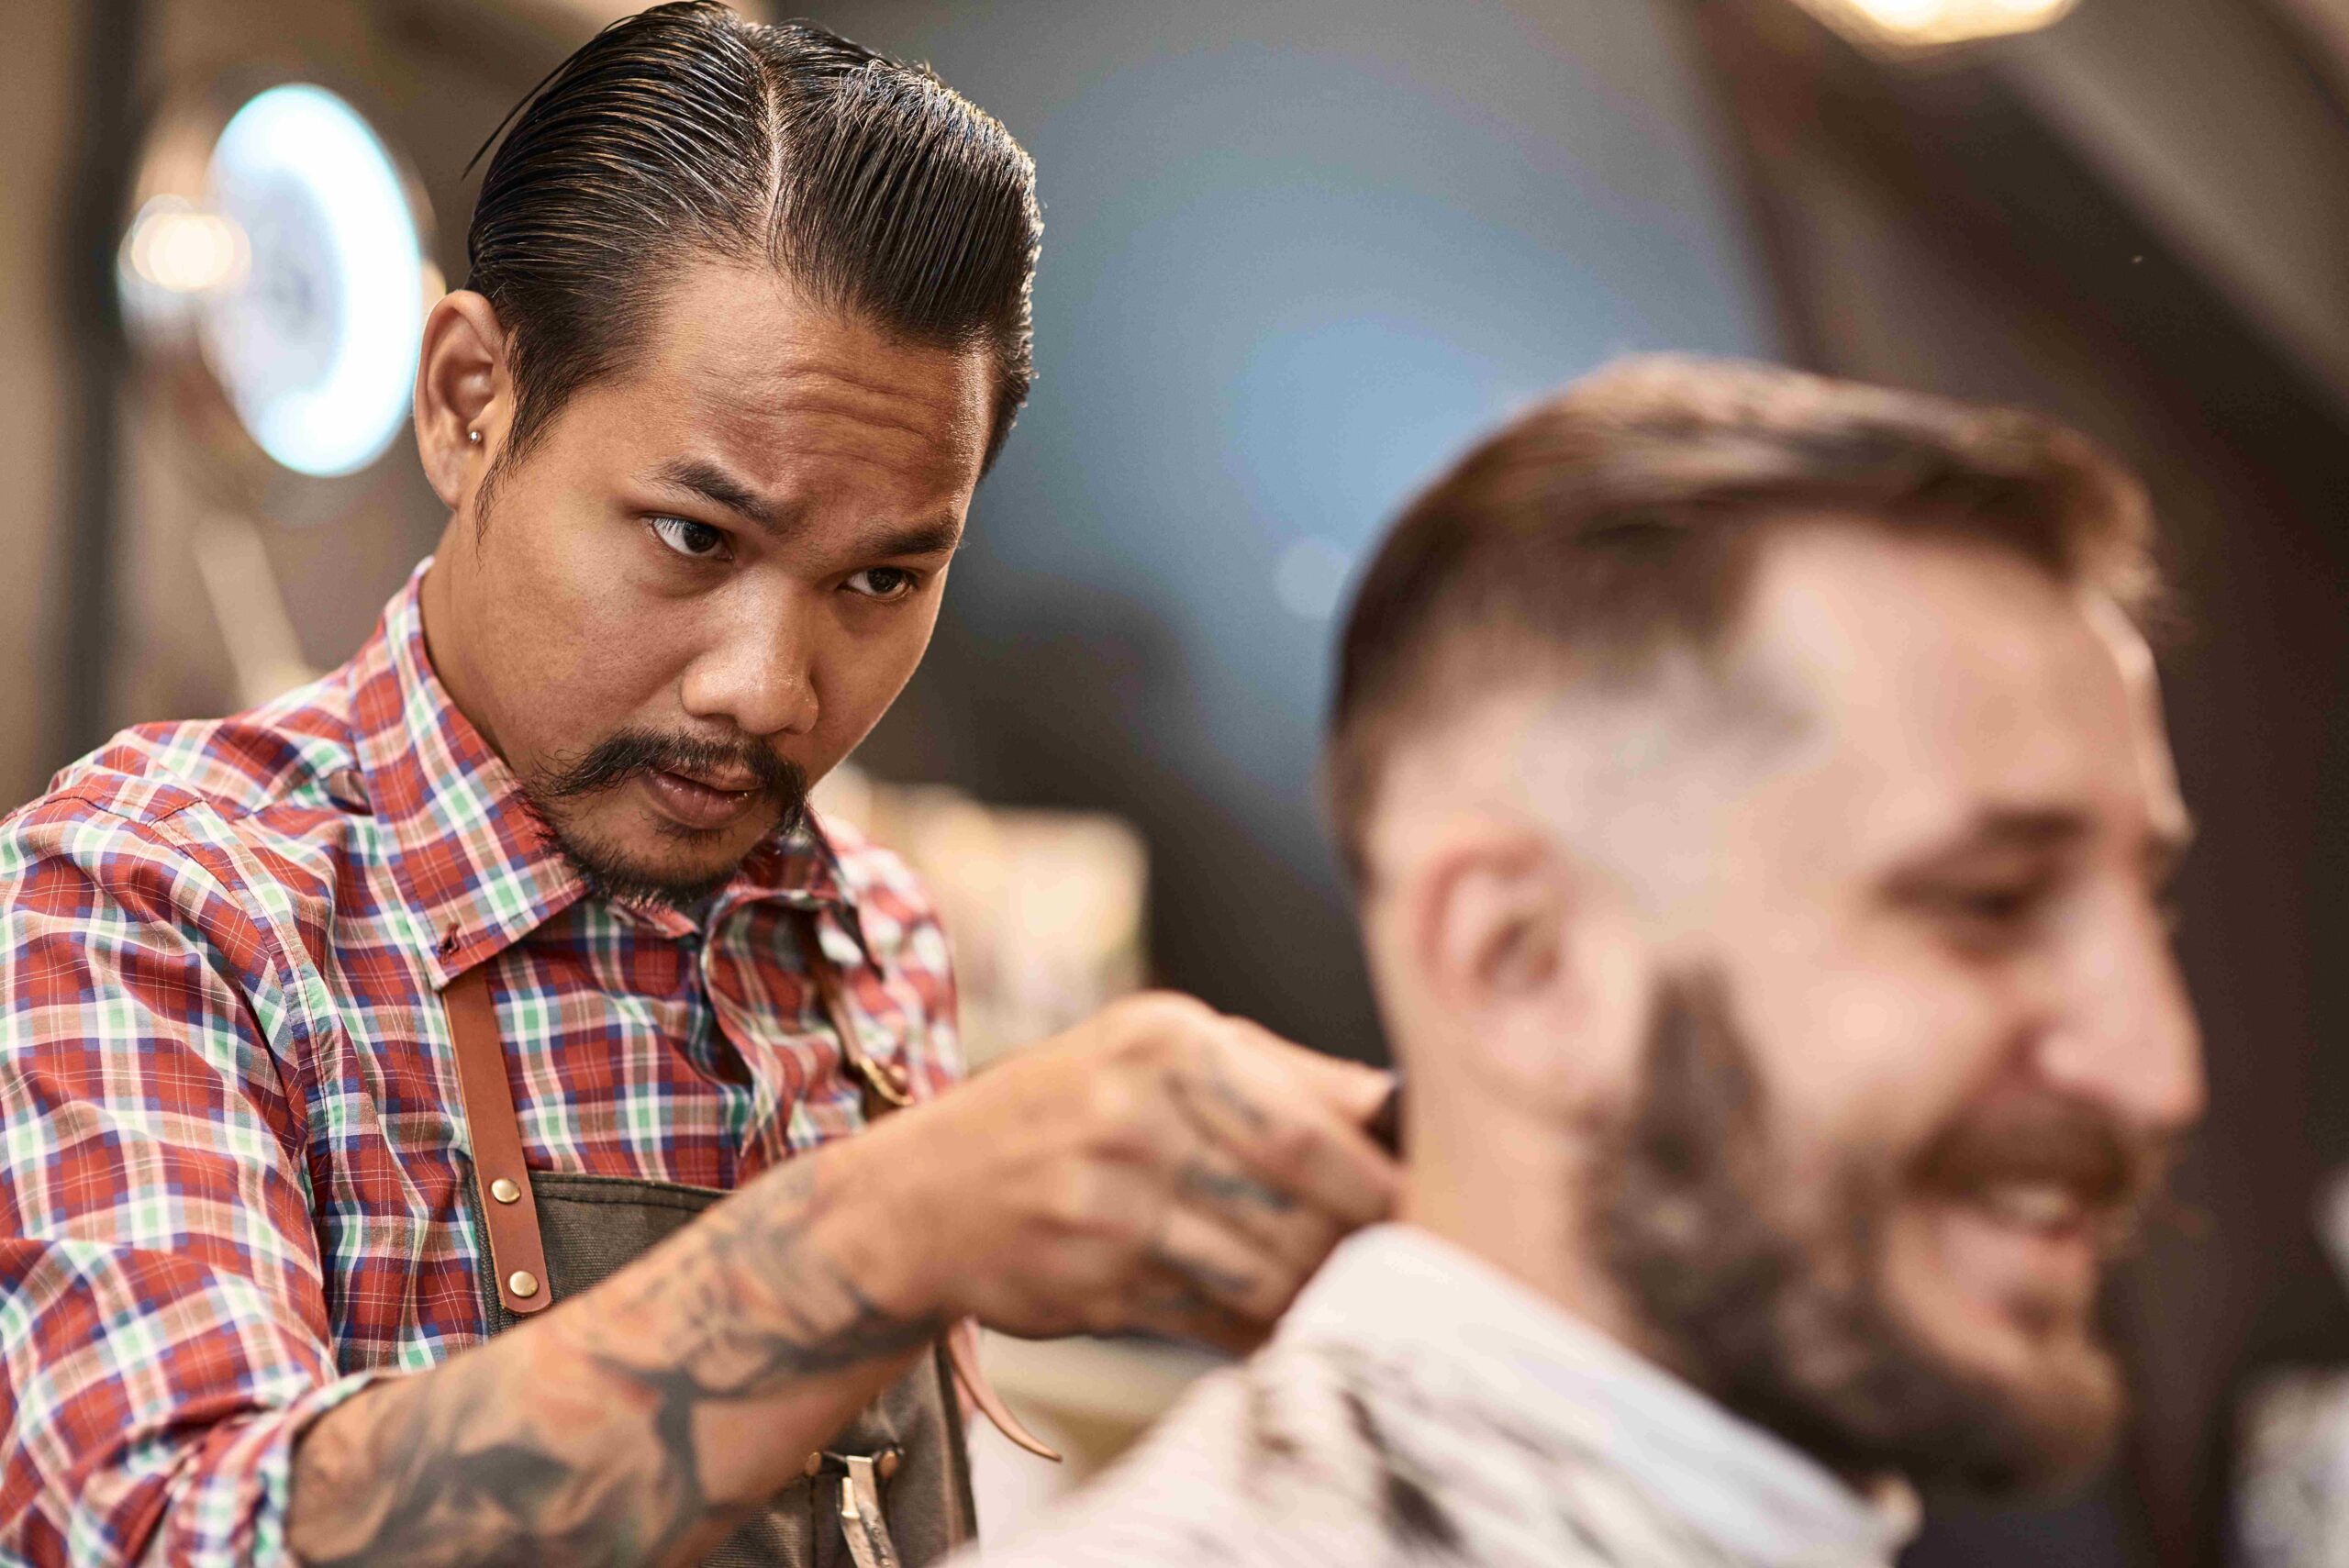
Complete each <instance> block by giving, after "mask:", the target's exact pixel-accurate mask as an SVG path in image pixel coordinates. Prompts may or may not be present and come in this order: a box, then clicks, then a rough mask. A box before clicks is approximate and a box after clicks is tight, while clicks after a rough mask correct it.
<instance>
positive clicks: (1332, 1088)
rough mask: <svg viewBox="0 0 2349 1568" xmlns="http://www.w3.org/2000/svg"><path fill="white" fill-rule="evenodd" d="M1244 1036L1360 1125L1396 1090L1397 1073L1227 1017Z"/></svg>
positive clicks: (1319, 1096) (1325, 1101) (1374, 1114)
mask: <svg viewBox="0 0 2349 1568" xmlns="http://www.w3.org/2000/svg"><path fill="white" fill-rule="evenodd" d="M1223 1021H1224V1023H1225V1025H1226V1026H1227V1027H1229V1028H1230V1029H1231V1030H1232V1031H1233V1032H1234V1033H1236V1034H1238V1035H1239V1036H1240V1037H1241V1039H1243V1040H1248V1041H1249V1042H1251V1043H1252V1044H1253V1045H1255V1046H1257V1047H1259V1048H1261V1049H1262V1050H1263V1051H1264V1052H1265V1053H1266V1054H1267V1055H1269V1056H1271V1057H1272V1058H1273V1059H1274V1060H1275V1061H1277V1062H1280V1063H1281V1065H1282V1066H1284V1067H1286V1069H1287V1070H1288V1071H1289V1072H1291V1073H1294V1074H1296V1076H1297V1081H1298V1083H1299V1084H1300V1085H1301V1086H1302V1087H1303V1088H1304V1089H1305V1090H1306V1091H1307V1092H1308V1093H1310V1094H1312V1095H1314V1096H1315V1097H1316V1098H1318V1099H1319V1100H1321V1101H1322V1102H1323V1103H1324V1104H1325V1105H1327V1106H1330V1109H1332V1110H1334V1111H1336V1112H1337V1113H1338V1114H1339V1115H1340V1116H1341V1117H1343V1118H1346V1119H1347V1120H1348V1121H1350V1122H1353V1124H1354V1125H1356V1126H1357V1127H1359V1126H1362V1125H1364V1123H1367V1122H1368V1121H1369V1120H1370V1118H1372V1117H1374V1116H1376V1115H1377V1114H1378V1110H1379V1107H1380V1106H1383V1105H1385V1104H1386V1096H1387V1095H1390V1094H1392V1093H1394V1091H1395V1074H1394V1073H1390V1072H1388V1071H1386V1069H1385V1068H1383V1067H1372V1066H1369V1065H1368V1064H1366V1063H1364V1062H1348V1061H1346V1060H1345V1059H1344V1058H1342V1057H1337V1056H1331V1055H1329V1054H1328V1053H1327V1052H1324V1051H1315V1050H1314V1049H1312V1048H1311V1047H1310V1046H1304V1045H1299V1044H1297V1042H1296V1041H1295V1040H1286V1039H1284V1038H1283V1037H1281V1036H1280V1035H1276V1034H1275V1033H1274V1032H1273V1031H1272V1030H1270V1029H1266V1028H1265V1027H1264V1025H1262V1024H1260V1023H1257V1022H1256V1021H1255V1020H1253V1019H1252V1018H1225V1019H1224V1020H1223Z"/></svg>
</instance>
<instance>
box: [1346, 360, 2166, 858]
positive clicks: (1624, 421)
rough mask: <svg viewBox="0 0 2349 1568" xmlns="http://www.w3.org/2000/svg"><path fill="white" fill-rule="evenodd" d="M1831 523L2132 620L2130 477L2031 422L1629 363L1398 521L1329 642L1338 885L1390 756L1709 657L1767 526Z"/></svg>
mask: <svg viewBox="0 0 2349 1568" xmlns="http://www.w3.org/2000/svg"><path fill="white" fill-rule="evenodd" d="M1829 515H1831V516H1837V517H1850V518H1853V519H1854V520H1857V521H1860V522H1862V523H1864V524H1866V525H1869V526H1875V527H1880V528H1884V529H1886V530H1887V531H1892V532H1904V533H1910V532H1913V533H1940V534H1944V535H1955V536H1959V537H1965V538H1971V539H1979V540H1982V541H1984V542H1987V543H1989V544H1992V545H1994V546H1996V547H1998V548H2000V549H2003V550H2009V551H2012V552H2013V553H2015V554H2017V555H2019V556H2021V557H2022V558H2023V559H2025V560H2027V561H2029V562H2032V564H2034V565H2036V566H2037V567H2039V568H2040V569H2042V570H2043V571H2044V572H2045V573H2048V574H2049V575H2050V576H2051V577H2053V578H2054V579H2056V580H2058V581H2060V582H2064V583H2067V584H2092V585H2093V586H2095V587H2096V588H2098V589H2099V590H2100V591H2102V592H2103V593H2105V594H2107V595H2110V597H2111V598H2112V599H2113V600H2114V601H2115V602H2116V603H2118V604H2119V605H2121V606H2122V607H2123V608H2124V609H2126V610H2128V611H2129V612H2130V613H2131V614H2132V616H2135V617H2139V618H2140V619H2141V620H2142V619H2143V617H2145V616H2146V614H2147V613H2148V612H2149V610H2150V609H2151V607H2152V606H2153V604H2154V597H2155V594H2156V590H2157V586H2158V578H2157V573H2155V571H2154V564H2153V560H2152V553H2151V552H2152V544H2153V525H2152V518H2151V511H2150V508H2149V506H2148V505H2147V502H2146V499H2145V495H2144V492H2143V486H2142V485H2141V484H2139V483H2138V481H2137V480H2136V478H2135V477H2134V476H2133V475H2132V474H2131V473H2129V471H2128V470H2127V469H2125V468H2123V467H2122V466H2121V464H2120V463H2119V462H2116V461H2115V460H2114V459H2112V458H2111V457H2110V456H2108V455H2106V454H2105V453H2104V452H2103V451H2102V450H2101V449H2099V448H2098V447H2097V446H2096V445H2094V444H2093V443H2092V442H2090V441H2089V440H2088V439H2087V438H2086V437H2084V436H2081V435H2079V434H2077V433H2076V432H2075V431H2072V430H2069V429H2066V428H2064V427H2062V426H2059V425H2056V424H2054V423H2053V422H2052V421H2049V420H2047V419H2044V418H2042V417H2039V416H2036V415H2032V414H2029V413H2024V412H2021V411H2019V410H2014V409H2006V408H1994V407H1985V406H1975V405H1969V404H1964V403H1958V402H1954V401H1952V400H1949V399H1945V398H1940V397H1933V396H1929V395H1923V394H1920V393H1910V392H1899V391H1893V390H1890V389H1887V388H1883V387H1876V386H1866V385H1862V384H1855V383H1851V382H1839V381H1831V380H1827V379H1825V378H1822V377H1819V376H1813V375H1806V374H1803V373H1798V372H1795V371H1789V370H1785V369H1781V368H1778V367H1775V366H1769V365H1763V364H1754V363H1749V362H1744V361H1726V360H1702V359H1695V358H1685V357H1679V356H1648V357H1642V358H1636V359H1631V360H1626V361H1620V362H1618V363H1616V364H1614V365H1611V366H1609V367H1608V368H1606V369H1604V370H1601V371H1599V372H1598V373H1594V374H1592V375H1590V376H1587V377H1586V378H1584V379H1583V380H1581V381H1578V382H1576V383H1575V384H1572V385H1571V386H1569V387H1567V388H1566V389H1565V390H1564V392H1562V393H1560V394H1558V395H1554V396H1553V397H1551V398H1549V399H1548V400H1546V401H1544V402H1542V403H1541V404H1540V405H1538V406H1535V407H1534V408H1532V409H1531V411H1529V412H1527V413H1526V414H1524V415H1522V416H1520V417H1519V418H1517V419H1516V420H1514V421H1512V422H1511V423H1510V424H1508V426H1506V427H1504V428H1502V429H1501V430H1499V431H1497V433H1495V434H1494V435H1492V436H1490V437H1488V438H1487V439H1485V440H1484V441H1482V442H1480V443H1479V444H1478V445H1476V446H1475V448H1473V449H1472V450H1470V451H1469V452H1468V453H1467V455H1466V456H1464V458H1462V459H1461V460H1460V462H1458V463H1457V464H1456V465H1455V466H1454V467H1453V469H1452V470H1451V471H1450V472H1449V473H1446V474H1444V475H1443V476H1442V478H1440V479H1439V480H1437V481H1436V483H1435V484H1433V485H1432V486H1431V487H1430V488H1429V489H1428V490H1427V491H1426V492H1425V493H1424V494H1423V495H1420V496H1419V499H1418V500H1417V501H1416V502H1414V503H1413V504H1412V505H1411V506H1410V507H1409V508H1408V510H1406V511H1405V512H1404V514H1403V516H1402V517H1401V518H1400V519H1399V520H1398V521H1397V523H1396V525H1395V527H1394V528H1393V529H1392V530H1391V531H1390V532H1389V533H1388V534H1387V536H1386V541H1385V542H1384V544H1382V545H1381V547H1380V549H1379V550H1378V552H1377V554H1376V556H1375V558H1374V559H1373V561H1372V562H1371V565H1370V568H1369V570H1368V571H1367V573H1365V574H1364V578H1363V581H1362V584H1361V585H1360V587H1359V588H1358V589H1357V591H1356V593H1355V595H1354V602H1353V609H1352V611H1351V613H1350V614H1349V616H1348V617H1347V621H1346V627H1345V630H1344V633H1343V637H1342V639H1341V645H1340V650H1339V670H1338V684H1337V693H1336V698H1335V702H1334V704H1333V706H1332V710H1331V714H1330V734H1329V742H1328V747H1327V750H1326V753H1325V758H1324V774H1323V784H1324V791H1325V796H1326V799H1327V802H1328V805H1329V808H1330V814H1331V816H1332V817H1333V818H1334V825H1335V828H1336V830H1337V834H1338V840H1339V847H1340V850H1341V853H1342V855H1343V857H1344V859H1345V862H1346V864H1347V867H1348V869H1349V870H1350V872H1351V873H1352V874H1353V877H1354V879H1355V881H1356V883H1357V884H1358V885H1364V884H1367V882H1368V880H1369V876H1370V870H1371V868H1370V863H1369V856H1368V830H1369V825H1370V821H1371V818H1372V817H1373V815H1374V813H1375V809H1376V806H1377V796H1378V793H1379V789H1380V786H1381V784H1382V782H1383V780H1384V778H1385V775H1386V772H1387V769H1388V765H1389V763H1390V761H1391V759H1392V757H1393V755H1394V753H1395V752H1396V751H1397V748H1398V747H1399V746H1400V745H1401V744H1402V743H1403V742H1404V741H1405V740H1407V739H1408V738H1410V737H1412V736H1415V735H1417V734H1419V733H1420V732H1422V731H1423V730H1426V729H1430V728H1434V727H1435V726H1436V725H1437V724H1439V723H1440V722H1441V721H1442V720H1443V719H1444V717H1446V716H1449V715H1456V714H1458V713H1459V712H1461V711H1462V710H1463V709H1464V707H1465V706H1467V705H1468V704H1470V703H1472V702H1474V701H1475V699H1476V698H1478V697H1479V696H1481V695H1486V694H1488V693H1491V692H1494V691H1497V690H1502V689H1508V688H1511V687H1521V686H1523V685H1524V684H1527V683H1528V682H1530V681H1533V680H1544V679H1546V680H1553V681H1554V680H1566V679H1579V680H1593V681H1602V682H1618V683H1622V682H1628V681H1630V680H1631V679H1633V678H1635V677H1637V676H1638V675H1640V674H1642V673H1645V672H1648V671H1651V670H1653V669H1654V668H1655V667H1656V664H1657V662H1658V658H1659V656H1660V655H1661V654H1663V653H1664V652H1665V651H1671V650H1677V651H1688V652H1694V653H1696V654H1697V655H1698V656H1699V657H1700V658H1701V659H1703V660H1705V661H1707V662H1709V664H1710V665H1711V667H1713V668H1715V669H1718V668H1720V658H1721V655H1722V653H1723V651H1724V650H1725V648H1726V645H1727V643H1728V642H1729V639H1730V637H1731V632H1732V631H1733V629H1734V628H1735V625H1736V623H1737V620H1738V617H1739V615H1740V612H1741V611H1742V608H1743V606H1744V603H1745V600H1746V597H1747V594H1746V590H1747V586H1748V584H1750V582H1751V581H1752V578H1753V569H1754V562H1755V561H1756V560H1757V559H1758V556H1759V552H1760V550H1761V548H1762V546H1763V544H1764V543H1765V540H1766V539H1767V538H1768V536H1769V534H1770V533H1771V531H1772V530H1773V529H1774V528H1780V527H1784V526H1787V525H1788V524H1789V523H1791V522H1794V521H1796V520H1798V519H1802V518H1811V517H1821V516H1829Z"/></svg>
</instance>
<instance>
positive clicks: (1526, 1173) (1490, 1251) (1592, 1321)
mask: <svg viewBox="0 0 2349 1568" xmlns="http://www.w3.org/2000/svg"><path fill="white" fill-rule="evenodd" d="M1408 1140H1409V1141H1408V1150H1407V1154H1408V1158H1407V1161H1406V1163H1405V1168H1404V1176H1403V1200H1402V1208H1401V1212H1400V1215H1399V1218H1401V1219H1402V1220H1403V1221H1404V1223H1406V1224H1408V1225H1415V1226H1418V1227H1419V1229H1423V1230H1427V1231H1430V1232H1431V1233H1432V1234H1434V1235H1437V1236H1440V1237H1442V1238H1443V1239H1444V1240H1447V1241H1449V1242H1451V1243H1452V1244H1453V1246H1455V1247H1458V1248H1461V1249H1462V1250H1463V1251H1468V1252H1471V1253H1474V1254H1475V1256H1477V1257H1479V1258H1482V1259H1483V1260H1484V1261H1485V1262H1488V1263H1490V1264H1492V1265H1493V1266H1494V1267H1495V1268H1497V1269H1499V1270H1500V1271H1501V1272H1502V1273H1507V1274H1510V1275H1513V1276H1514V1277H1515V1278H1516V1279H1517V1280H1518V1281H1519V1282H1520V1283H1521V1284H1525V1285H1527V1286H1529V1287H1530V1288H1531V1289H1533V1290H1535V1291H1537V1292H1539V1293H1540V1294H1541V1295H1542V1296H1547V1297H1548V1298H1549V1299H1550V1300H1552V1301H1553V1302H1555V1303H1556V1304H1557V1305H1558V1307H1560V1308H1561V1309H1562V1310H1564V1311H1565V1312H1568V1313H1571V1314H1572V1315H1573V1316H1575V1317H1576V1318H1581V1319H1582V1320H1583V1321H1585V1322H1586V1323H1588V1324H1589V1325H1590V1326H1591V1327H1593V1328H1596V1329H1598V1330H1600V1331H1601V1332H1602V1333H1605V1334H1607V1335H1609V1337H1611V1338H1613V1339H1615V1340H1620V1341H1621V1342H1623V1343H1624V1344H1626V1345H1632V1344H1636V1342H1637V1339H1636V1335H1635V1333H1634V1332H1633V1331H1632V1329H1631V1324H1630V1321H1629V1319H1628V1318H1626V1316H1625V1311H1624V1307H1623V1304H1622V1299H1621V1296H1620V1294H1619V1293H1618V1292H1617V1291H1616V1289H1615V1288H1614V1286H1613V1284H1612V1283H1611V1282H1610V1281H1609V1278H1608V1275H1607V1272H1606V1270H1605V1268H1604V1267H1603V1266H1602V1264H1601V1263H1600V1262H1599V1259H1598V1251H1597V1241H1596V1238H1594V1237H1593V1236H1592V1235H1591V1234H1590V1233H1589V1230H1588V1228H1587V1226H1586V1223H1585V1218H1584V1215H1585V1205H1584V1195H1585V1193H1586V1182H1587V1174H1586V1173H1587V1164H1586V1160H1585V1159H1584V1157H1583V1155H1582V1153H1581V1152H1580V1151H1578V1150H1577V1149H1576V1148H1575V1144H1574V1141H1573V1140H1571V1139H1570V1138H1567V1137H1564V1136H1561V1134H1560V1133H1559V1131H1558V1129H1556V1128H1554V1127H1547V1126H1543V1125H1542V1124H1541V1123H1540V1122H1538V1121H1537V1120H1535V1119H1534V1118H1531V1117H1529V1116H1526V1115H1523V1114H1521V1113H1518V1112H1515V1111H1513V1110H1510V1109H1506V1108H1497V1107H1493V1106H1477V1107H1475V1108H1470V1107H1465V1106H1460V1105H1458V1104H1454V1103H1446V1102H1445V1101H1444V1100H1442V1099H1439V1098H1438V1096H1436V1095H1421V1094H1420V1093H1419V1085H1417V1084H1415V1085H1414V1099H1413V1103H1412V1106H1411V1122H1410V1126H1409V1128H1408Z"/></svg>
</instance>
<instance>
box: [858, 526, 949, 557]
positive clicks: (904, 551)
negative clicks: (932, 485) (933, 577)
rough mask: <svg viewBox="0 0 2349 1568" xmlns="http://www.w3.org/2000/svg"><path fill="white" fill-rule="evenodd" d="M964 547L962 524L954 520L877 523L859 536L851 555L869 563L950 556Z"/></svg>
mask: <svg viewBox="0 0 2349 1568" xmlns="http://www.w3.org/2000/svg"><path fill="white" fill-rule="evenodd" d="M962 548H963V525H962V523H961V521H960V520H958V519H956V518H953V517H931V518H928V519H926V520H925V521H922V522H918V523H880V524H876V525H874V528H872V530H871V531H870V532H868V533H865V534H863V536H861V537H860V538H859V539H858V540H857V543H856V548H855V550H854V553H855V554H857V555H858V556H861V557H863V558H864V559H866V560H868V561H888V560H891V559H894V558H895V557H897V556H900V555H951V554H952V553H953V552H954V551H955V550H960V549H962Z"/></svg>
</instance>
